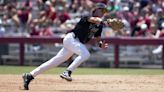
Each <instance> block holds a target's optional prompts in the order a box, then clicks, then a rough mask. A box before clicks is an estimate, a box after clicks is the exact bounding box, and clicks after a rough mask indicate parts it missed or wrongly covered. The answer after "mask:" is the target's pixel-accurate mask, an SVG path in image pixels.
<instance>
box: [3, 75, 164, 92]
mask: <svg viewBox="0 0 164 92" xmlns="http://www.w3.org/2000/svg"><path fill="white" fill-rule="evenodd" d="M73 78H74V80H73V81H72V82H67V81H65V80H63V79H61V78H60V77H59V76H58V75H39V76H38V77H37V78H35V80H33V81H32V82H31V84H30V90H29V91H28V92H164V87H163V85H164V75H151V76H141V75H140V76H135V75H132V76H127V75H74V76H73ZM22 85H23V82H22V76H21V75H0V92H27V91H24V90H23V87H22Z"/></svg>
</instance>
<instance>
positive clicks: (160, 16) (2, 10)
mask: <svg viewBox="0 0 164 92" xmlns="http://www.w3.org/2000/svg"><path fill="white" fill-rule="evenodd" d="M98 2H101V3H105V4H106V5H107V8H108V11H109V13H107V14H106V15H105V17H104V19H106V18H119V19H121V20H122V21H123V22H124V24H125V28H124V29H122V30H120V31H118V32H117V33H115V32H113V31H112V29H111V28H109V27H104V29H103V30H104V31H103V34H102V35H103V36H105V37H109V36H132V37H134V36H137V37H138V36H142V37H156V38H158V37H161V36H163V33H164V1H163V0H0V36H27V37H30V36H34V35H37V36H60V37H62V36H64V34H65V33H67V32H68V31H70V30H71V29H73V28H74V26H75V25H76V23H77V22H78V21H79V19H80V17H81V16H85V15H89V14H91V11H92V9H93V8H94V6H95V3H98Z"/></svg>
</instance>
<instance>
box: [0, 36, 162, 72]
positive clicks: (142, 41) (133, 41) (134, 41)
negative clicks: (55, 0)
mask: <svg viewBox="0 0 164 92" xmlns="http://www.w3.org/2000/svg"><path fill="white" fill-rule="evenodd" d="M62 40H63V38H55V37H0V44H2V43H18V44H19V45H20V47H19V61H20V63H19V64H20V65H24V53H25V52H24V49H25V48H24V45H25V44H34V43H62ZM102 40H105V41H106V42H107V43H110V44H113V45H114V66H115V68H118V67H119V47H120V45H163V46H164V38H159V39H152V38H141V37H133V38H132V37H117V38H104V39H102ZM94 42H95V40H94V39H92V40H91V41H90V42H89V43H94ZM161 62H162V68H163V69H164V48H163V49H162V61H161Z"/></svg>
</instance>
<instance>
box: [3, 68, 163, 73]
mask: <svg viewBox="0 0 164 92" xmlns="http://www.w3.org/2000/svg"><path fill="white" fill-rule="evenodd" d="M35 68H36V67H34V66H0V74H22V73H25V72H30V71H31V70H33V69H35ZM65 69H66V68H61V67H57V68H52V69H50V70H48V71H46V72H45V73H44V74H60V73H62V72H63V71H64V70H65ZM74 74H76V75H94V74H95V75H99V74H101V75H164V70H162V69H125V68H119V69H114V68H78V69H77V70H76V71H75V72H74Z"/></svg>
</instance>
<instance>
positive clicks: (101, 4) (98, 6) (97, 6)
mask: <svg viewBox="0 0 164 92" xmlns="http://www.w3.org/2000/svg"><path fill="white" fill-rule="evenodd" d="M95 8H96V9H103V11H104V12H105V13H106V12H108V9H107V6H106V5H105V4H104V3H97V4H96V7H95Z"/></svg>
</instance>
